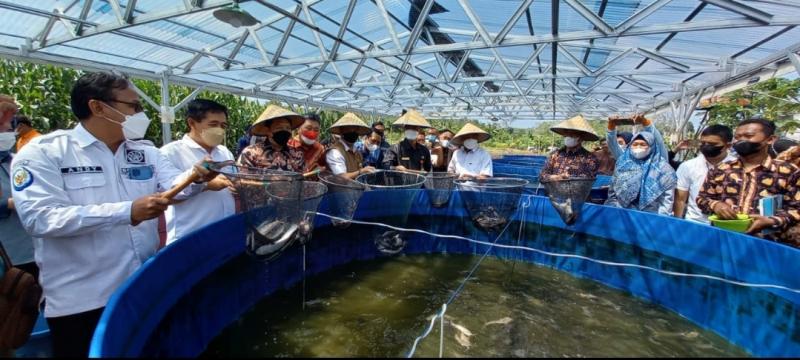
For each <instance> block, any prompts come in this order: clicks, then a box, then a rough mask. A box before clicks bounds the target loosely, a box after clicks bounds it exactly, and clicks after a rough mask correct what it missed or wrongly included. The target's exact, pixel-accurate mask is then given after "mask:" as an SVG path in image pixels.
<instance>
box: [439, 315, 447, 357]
mask: <svg viewBox="0 0 800 360" xmlns="http://www.w3.org/2000/svg"><path fill="white" fill-rule="evenodd" d="M445 311H447V304H442V319H441V320H440V321H439V324H441V328H440V329H439V358H440V359H441V358H442V357H443V356H444V313H445Z"/></svg>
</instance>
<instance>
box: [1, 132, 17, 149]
mask: <svg viewBox="0 0 800 360" xmlns="http://www.w3.org/2000/svg"><path fill="white" fill-rule="evenodd" d="M16 142H17V138H16V136H14V133H13V132H3V133H0V151H8V150H11V147H13V146H14V143H16Z"/></svg>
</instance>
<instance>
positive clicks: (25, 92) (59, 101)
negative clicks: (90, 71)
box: [0, 61, 79, 132]
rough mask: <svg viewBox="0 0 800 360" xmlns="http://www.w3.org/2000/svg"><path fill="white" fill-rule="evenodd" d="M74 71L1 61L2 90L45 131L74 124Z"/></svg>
mask: <svg viewBox="0 0 800 360" xmlns="http://www.w3.org/2000/svg"><path fill="white" fill-rule="evenodd" d="M78 74H79V73H78V72H77V71H75V70H71V69H64V68H58V67H55V66H49V65H35V64H31V63H23V62H11V61H3V62H0V79H2V81H0V93H2V94H9V95H12V96H14V97H15V98H16V99H17V103H19V104H20V113H21V114H24V115H27V116H28V117H30V118H31V119H32V122H33V124H34V126H35V127H36V128H38V129H40V130H42V131H43V132H49V131H53V130H57V129H66V128H70V127H72V126H73V125H74V124H75V120H74V116H73V115H72V111H71V110H70V106H69V94H70V90H72V85H73V84H74V83H75V80H76V79H77V78H78V76H79V75H78Z"/></svg>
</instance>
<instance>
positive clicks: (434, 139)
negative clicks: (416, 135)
mask: <svg viewBox="0 0 800 360" xmlns="http://www.w3.org/2000/svg"><path fill="white" fill-rule="evenodd" d="M425 140H428V141H429V142H432V143H434V142H436V135H428V136H425Z"/></svg>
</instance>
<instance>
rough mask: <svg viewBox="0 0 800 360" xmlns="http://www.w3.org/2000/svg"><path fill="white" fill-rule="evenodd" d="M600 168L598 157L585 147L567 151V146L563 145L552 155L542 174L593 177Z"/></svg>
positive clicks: (542, 175) (543, 175)
mask: <svg viewBox="0 0 800 360" xmlns="http://www.w3.org/2000/svg"><path fill="white" fill-rule="evenodd" d="M599 168H600V161H599V160H597V157H596V156H594V154H592V153H590V152H589V151H587V150H586V149H584V148H583V147H580V148H578V149H577V150H575V151H567V148H566V147H562V148H561V149H559V150H558V151H556V152H555V153H553V155H550V158H549V159H547V164H545V165H544V168H543V169H542V172H541V174H540V176H541V177H545V176H549V175H559V174H567V175H569V177H582V178H583V177H586V178H593V177H595V175H596V174H597V170H598V169H599Z"/></svg>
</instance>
